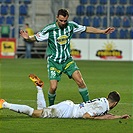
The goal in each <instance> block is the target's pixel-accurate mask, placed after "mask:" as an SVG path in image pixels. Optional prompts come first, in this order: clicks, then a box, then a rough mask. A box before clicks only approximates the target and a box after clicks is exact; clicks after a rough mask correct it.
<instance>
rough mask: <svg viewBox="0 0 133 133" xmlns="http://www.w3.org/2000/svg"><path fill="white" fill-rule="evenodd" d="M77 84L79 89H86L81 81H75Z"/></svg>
mask: <svg viewBox="0 0 133 133" xmlns="http://www.w3.org/2000/svg"><path fill="white" fill-rule="evenodd" d="M77 84H78V86H79V88H85V87H86V85H85V83H84V80H83V79H79V80H78V81H77Z"/></svg>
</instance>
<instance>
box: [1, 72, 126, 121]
mask: <svg viewBox="0 0 133 133" xmlns="http://www.w3.org/2000/svg"><path fill="white" fill-rule="evenodd" d="M29 78H30V79H31V80H32V81H33V82H34V84H35V86H36V88H37V90H38V93H37V110H35V109H33V108H32V107H29V106H27V105H20V104H12V103H8V102H6V101H5V100H4V99H0V108H1V109H5V108H8V109H10V110H12V111H15V112H17V113H23V114H26V115H29V116H32V117H41V118H85V119H117V118H124V119H127V118H129V115H127V114H125V115H121V116H118V115H113V114H108V111H109V110H111V109H113V108H114V107H115V106H116V105H117V103H118V102H119V100H120V94H119V93H118V92H116V91H113V92H110V93H109V95H108V97H107V98H105V97H102V98H97V99H94V100H90V101H88V102H86V103H84V102H83V103H80V104H74V103H73V102H72V101H70V100H66V101H63V102H60V103H58V104H55V105H52V106H49V107H46V101H45V98H44V94H43V90H42V87H43V85H44V83H43V81H41V80H40V79H39V78H38V77H37V76H36V75H34V74H30V75H29Z"/></svg>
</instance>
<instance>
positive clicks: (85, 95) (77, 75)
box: [72, 70, 90, 102]
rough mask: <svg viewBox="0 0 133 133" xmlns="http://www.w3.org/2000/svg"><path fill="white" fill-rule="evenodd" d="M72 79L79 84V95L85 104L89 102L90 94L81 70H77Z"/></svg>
mask: <svg viewBox="0 0 133 133" xmlns="http://www.w3.org/2000/svg"><path fill="white" fill-rule="evenodd" d="M72 78H73V80H74V81H75V82H76V83H77V85H78V87H79V93H80V95H81V96H82V99H83V101H84V102H86V101H89V100H90V99H89V93H88V88H87V86H86V84H85V82H84V80H83V78H82V75H81V73H80V71H79V70H76V71H75V72H74V73H73V74H72Z"/></svg>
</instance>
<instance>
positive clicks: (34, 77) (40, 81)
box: [29, 74, 44, 88]
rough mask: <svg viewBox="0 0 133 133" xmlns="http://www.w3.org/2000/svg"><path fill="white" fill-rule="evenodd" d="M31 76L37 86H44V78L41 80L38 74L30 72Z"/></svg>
mask: <svg viewBox="0 0 133 133" xmlns="http://www.w3.org/2000/svg"><path fill="white" fill-rule="evenodd" d="M29 78H30V79H31V81H32V82H33V83H34V84H35V86H40V87H41V88H42V87H43V85H44V82H43V81H42V80H40V79H39V78H38V77H37V76H36V75H34V74H30V75H29Z"/></svg>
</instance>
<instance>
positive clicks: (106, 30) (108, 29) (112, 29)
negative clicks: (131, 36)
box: [104, 27, 115, 34]
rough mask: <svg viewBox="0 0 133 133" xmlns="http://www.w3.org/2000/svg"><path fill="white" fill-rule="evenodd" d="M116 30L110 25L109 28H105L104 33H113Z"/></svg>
mask: <svg viewBox="0 0 133 133" xmlns="http://www.w3.org/2000/svg"><path fill="white" fill-rule="evenodd" d="M114 30H115V28H114V27H109V28H107V29H105V30H104V34H110V33H112V32H113V31H114Z"/></svg>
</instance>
